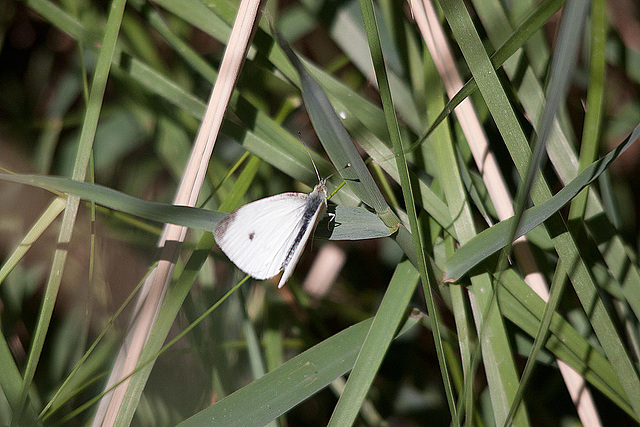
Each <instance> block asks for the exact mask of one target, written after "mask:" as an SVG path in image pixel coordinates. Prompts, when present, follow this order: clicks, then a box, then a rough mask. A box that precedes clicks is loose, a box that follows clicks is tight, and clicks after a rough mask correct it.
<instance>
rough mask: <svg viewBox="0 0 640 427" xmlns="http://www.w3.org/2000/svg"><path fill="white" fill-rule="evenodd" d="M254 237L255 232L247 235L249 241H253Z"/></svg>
mask: <svg viewBox="0 0 640 427" xmlns="http://www.w3.org/2000/svg"><path fill="white" fill-rule="evenodd" d="M255 235H256V232H255V231H252V232H251V233H249V240H253V236H255Z"/></svg>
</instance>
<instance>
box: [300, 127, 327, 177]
mask: <svg viewBox="0 0 640 427" xmlns="http://www.w3.org/2000/svg"><path fill="white" fill-rule="evenodd" d="M298 138H300V142H302V145H303V146H304V149H305V150H306V151H307V154H308V155H309V158H310V159H311V164H312V165H313V169H315V171H316V176H317V177H318V182H320V181H322V178H320V173H319V172H318V168H317V167H316V162H314V161H313V157H311V152H310V151H309V149H308V148H307V144H305V143H304V140H303V139H302V133H300V131H298Z"/></svg>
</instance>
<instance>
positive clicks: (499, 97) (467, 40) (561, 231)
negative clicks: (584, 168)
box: [442, 0, 640, 414]
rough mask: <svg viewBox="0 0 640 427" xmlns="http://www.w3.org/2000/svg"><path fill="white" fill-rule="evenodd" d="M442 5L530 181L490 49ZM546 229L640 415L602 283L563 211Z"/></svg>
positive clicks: (459, 8) (459, 6)
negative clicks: (590, 267)
mask: <svg viewBox="0 0 640 427" xmlns="http://www.w3.org/2000/svg"><path fill="white" fill-rule="evenodd" d="M442 6H443V9H444V11H445V15H446V16H447V20H448V22H449V24H450V26H451V28H452V30H453V32H454V34H455V35H456V38H457V40H458V43H459V46H460V48H461V49H462V52H463V55H464V56H465V59H466V61H467V64H468V65H469V67H470V69H471V71H472V73H473V74H474V77H475V78H476V81H477V82H478V88H479V89H480V92H481V94H482V96H483V98H484V100H485V102H486V103H487V106H488V108H489V111H490V112H491V115H492V118H493V120H494V121H495V123H496V125H497V127H498V130H499V131H500V134H501V135H502V137H503V139H504V142H505V143H506V145H507V147H508V149H509V153H510V155H511V157H512V159H513V161H514V164H515V166H516V168H517V169H518V171H519V173H520V176H521V177H522V178H523V179H524V176H525V171H526V165H527V164H528V161H529V157H530V149H529V146H528V143H527V140H526V138H525V136H524V132H523V130H522V129H521V127H520V124H519V122H518V119H517V117H516V115H515V113H514V111H513V108H512V106H511V105H510V104H509V103H508V102H507V100H508V98H507V96H506V93H505V90H504V88H503V87H502V86H501V83H500V81H499V79H498V77H497V75H496V74H495V73H494V72H493V66H492V64H491V62H490V61H489V59H488V57H487V56H486V54H485V53H484V47H483V45H482V42H481V40H480V38H479V36H478V34H477V33H476V32H475V31H469V30H470V29H472V28H473V22H472V20H471V17H470V16H469V14H468V11H467V10H466V7H465V5H464V4H463V2H462V1H459V0H452V1H451V2H444V1H443V2H442ZM531 195H532V199H533V201H534V203H535V204H541V203H544V202H546V201H547V200H548V199H549V198H551V192H550V190H549V188H548V186H547V185H546V183H545V182H544V179H543V178H542V177H541V176H539V178H538V179H537V180H536V183H535V184H534V186H533V188H532V193H531ZM545 227H547V229H548V230H549V234H550V235H551V236H554V238H553V242H554V246H555V248H556V250H557V252H558V255H559V256H560V257H561V258H563V261H564V263H565V265H566V266H567V272H568V275H569V277H570V278H571V283H572V285H573V287H574V289H575V290H576V293H577V295H578V297H579V299H580V302H581V304H582V305H583V307H584V308H585V310H586V312H587V313H588V315H589V317H590V322H591V324H592V326H593V328H594V331H595V332H596V335H597V337H598V339H599V340H600V342H601V344H602V346H603V348H604V349H605V351H606V352H607V355H608V357H609V358H610V360H611V362H612V364H613V366H614V369H615V370H616V372H617V374H618V376H619V379H620V381H621V382H622V384H623V386H624V387H625V390H626V391H627V394H628V397H629V399H630V400H631V404H632V406H633V408H634V411H635V412H636V413H638V414H640V378H638V373H637V371H636V370H635V368H634V366H633V363H632V361H631V360H630V358H629V356H628V354H627V352H626V350H625V348H624V345H623V342H622V340H621V338H620V336H619V335H618V333H617V331H616V328H615V326H614V321H613V319H612V317H611V314H610V313H609V312H608V311H607V307H606V306H605V305H604V303H603V302H602V300H601V299H600V298H599V296H598V293H597V285H596V283H595V282H594V280H593V278H592V277H591V275H590V273H589V270H588V268H587V266H586V264H585V262H584V259H583V258H582V256H581V253H580V251H579V248H578V246H577V245H576V242H575V241H574V240H573V238H572V236H571V235H570V234H569V233H568V231H567V228H566V225H565V224H564V221H563V219H562V218H561V217H560V216H559V215H554V216H552V217H551V218H550V219H549V220H548V221H547V222H546V223H545Z"/></svg>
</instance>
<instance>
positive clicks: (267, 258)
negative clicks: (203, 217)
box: [213, 193, 309, 279]
mask: <svg viewBox="0 0 640 427" xmlns="http://www.w3.org/2000/svg"><path fill="white" fill-rule="evenodd" d="M308 198H309V195H308V194H304V193H282V194H278V195H275V196H271V197H267V198H264V199H260V200H257V201H255V202H252V203H249V204H247V205H244V206H242V207H241V208H239V209H237V210H235V211H234V212H232V213H230V214H229V215H227V216H226V217H225V218H224V219H223V220H222V221H220V222H219V223H218V226H217V227H216V229H215V230H214V232H213V235H214V237H215V239H216V243H217V244H218V246H220V248H221V249H222V251H223V252H224V253H225V254H226V255H227V257H229V259H230V260H231V261H233V263H234V264H235V265H236V266H237V267H238V268H240V269H241V270H242V271H244V272H245V273H247V274H249V275H250V276H252V277H255V278H256V279H269V278H271V277H273V276H275V275H276V274H278V273H279V272H280V271H281V270H282V268H283V267H284V264H285V263H286V262H288V258H289V257H290V248H291V247H292V245H293V244H294V242H295V241H296V238H297V237H298V235H299V234H300V229H301V228H302V226H303V224H304V221H303V218H304V213H305V210H306V206H307V200H308ZM298 238H299V237H298Z"/></svg>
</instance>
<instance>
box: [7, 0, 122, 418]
mask: <svg viewBox="0 0 640 427" xmlns="http://www.w3.org/2000/svg"><path fill="white" fill-rule="evenodd" d="M125 4H126V1H124V0H114V2H113V4H112V7H111V9H110V14H109V18H108V20H107V23H106V27H105V34H104V38H103V40H102V44H101V49H100V55H99V56H98V61H97V64H96V70H95V73H94V77H93V82H92V84H91V92H90V94H89V101H88V104H87V110H86V113H85V119H84V122H83V126H82V133H81V135H80V143H79V147H78V153H77V155H76V160H75V163H74V169H73V179H74V180H78V181H82V180H84V177H85V173H86V170H87V166H88V163H89V157H90V155H91V150H92V146H93V139H94V136H95V132H96V128H97V125H98V118H99V116H100V110H101V107H102V101H103V97H104V92H105V88H106V84H107V78H108V76H109V70H110V67H111V62H112V58H113V55H114V52H115V45H116V41H117V39H118V33H119V30H120V24H121V21H122V16H123V13H124V6H125ZM79 202H80V199H79V198H77V197H72V198H70V199H68V200H67V206H66V208H65V212H64V217H63V220H62V226H61V228H60V234H59V237H58V241H59V243H60V244H61V249H58V250H56V252H55V255H54V259H53V262H52V267H51V273H50V275H49V279H48V281H47V288H46V291H45V296H44V298H43V302H44V303H43V305H42V307H41V309H40V313H39V316H38V323H37V326H36V329H35V332H34V336H33V340H32V343H31V348H30V351H29V357H28V360H27V366H26V368H25V372H24V379H23V382H22V387H21V391H20V401H19V404H18V407H17V411H16V415H15V417H14V419H13V423H20V417H21V415H22V407H23V405H24V403H25V401H26V399H27V394H28V389H29V387H30V385H31V383H32V381H33V377H34V375H35V371H36V368H37V365H38V362H39V360H40V355H41V353H42V349H43V347H44V342H45V337H46V334H47V330H48V328H49V323H50V321H51V317H52V315H53V308H54V305H55V301H56V297H57V294H58V290H59V288H60V282H61V280H62V273H63V271H64V266H65V263H66V257H67V250H66V249H64V247H65V244H66V243H68V242H69V240H70V238H71V234H72V230H73V225H74V222H75V218H76V213H77V210H78V205H79Z"/></svg>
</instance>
